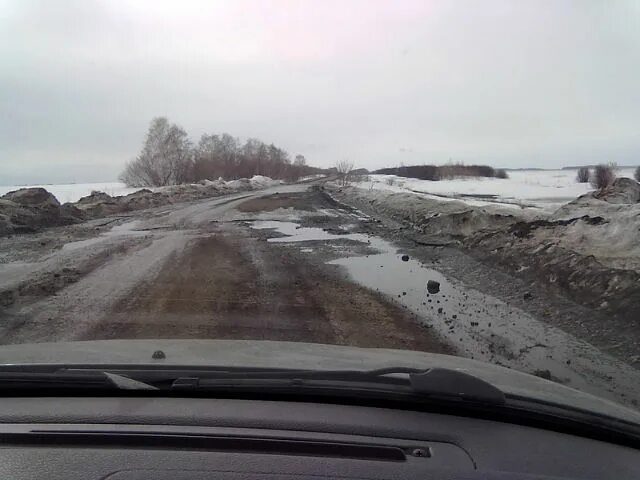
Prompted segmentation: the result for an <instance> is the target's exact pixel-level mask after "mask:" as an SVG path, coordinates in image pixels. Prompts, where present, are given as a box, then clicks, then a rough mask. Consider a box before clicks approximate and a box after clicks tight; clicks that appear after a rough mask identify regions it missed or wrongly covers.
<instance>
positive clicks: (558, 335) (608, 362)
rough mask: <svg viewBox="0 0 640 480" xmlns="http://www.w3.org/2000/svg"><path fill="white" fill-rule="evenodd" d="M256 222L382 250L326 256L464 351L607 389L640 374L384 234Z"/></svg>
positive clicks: (290, 235) (300, 236)
mask: <svg viewBox="0 0 640 480" xmlns="http://www.w3.org/2000/svg"><path fill="white" fill-rule="evenodd" d="M251 227H252V228H255V229H273V230H275V231H276V232H278V233H280V234H282V235H285V236H282V237H275V238H270V239H268V242H270V243H297V244H300V243H301V242H307V241H327V242H330V241H335V240H340V239H349V240H353V241H356V242H362V243H366V244H367V245H368V246H370V247H372V248H374V249H375V250H377V251H379V252H380V253H377V254H372V255H371V254H370V255H364V256H363V255H358V256H354V255H355V254H354V252H353V251H352V250H348V249H346V250H345V251H344V255H345V257H344V258H339V259H337V260H332V261H329V262H327V263H328V264H330V265H341V266H343V267H344V268H346V269H347V271H348V273H349V275H350V276H351V278H352V279H353V280H354V281H356V282H357V283H359V284H361V285H363V286H365V287H368V288H370V289H372V290H375V291H378V292H381V293H383V294H386V295H387V296H389V297H391V298H392V299H393V300H394V301H395V302H397V303H399V304H401V305H402V306H403V307H405V308H407V309H408V310H410V311H411V312H413V313H415V314H416V315H417V316H418V318H419V319H420V321H421V322H422V323H423V324H424V325H425V326H426V327H428V328H433V329H434V330H435V331H436V332H438V333H439V334H440V335H442V336H443V337H445V338H446V339H447V340H448V341H449V342H450V343H451V344H452V345H453V346H454V347H455V348H457V349H458V351H459V353H460V354H461V355H463V356H465V357H469V358H474V359H476V360H481V361H487V362H490V363H494V364H500V365H504V366H508V367H513V368H516V369H518V370H521V371H525V372H528V373H536V372H537V373H538V374H539V375H541V376H544V377H548V376H549V375H550V376H551V378H552V379H554V380H556V381H559V382H561V383H565V384H568V385H571V386H573V387H574V388H577V389H579V390H583V391H591V392H593V393H595V394H600V395H605V396H606V394H607V392H610V391H611V390H610V388H611V387H612V386H613V385H629V382H638V381H639V380H640V377H639V376H638V373H637V372H636V371H635V370H634V369H633V368H631V367H629V366H626V365H625V364H623V363H621V362H619V361H617V360H615V359H614V358H613V357H610V356H609V355H606V354H604V353H602V352H600V351H599V350H597V349H596V348H595V347H593V346H591V345H589V344H588V343H586V342H582V341H580V340H578V339H576V338H575V337H573V336H571V335H569V334H567V333H565V332H563V331H561V330H559V329H557V328H554V327H551V326H549V325H546V324H545V323H542V322H539V321H538V320H536V319H535V318H533V317H532V316H530V315H528V314H527V313H525V312H523V311H521V310H519V309H516V308H514V307H511V306H509V305H508V304H506V303H504V302H502V301H501V300H499V299H496V298H494V297H491V296H489V295H485V294H483V293H481V292H479V291H477V290H473V289H469V288H466V287H464V285H462V284H460V283H458V282H457V281H453V280H451V279H449V278H447V277H445V276H444V275H442V274H441V273H440V272H439V271H437V270H435V269H432V268H429V267H428V266H425V265H424V264H422V263H421V262H419V261H417V260H414V259H411V258H410V259H409V260H408V261H403V260H402V257H403V255H402V252H400V253H399V252H398V248H397V247H395V246H394V245H393V244H392V243H390V242H388V241H386V240H383V239H381V238H379V237H375V236H370V235H366V234H361V233H348V232H347V233H345V234H335V233H331V232H330V231H325V230H323V229H321V228H309V227H301V226H300V225H298V224H297V223H294V222H281V221H256V222H253V223H252V224H251ZM302 245H304V244H303V243H302V244H300V245H299V246H302ZM429 280H432V281H436V282H439V291H438V292H437V293H429V292H428V291H427V282H428V281H429ZM609 396H610V395H609Z"/></svg>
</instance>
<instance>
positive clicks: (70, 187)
mask: <svg viewBox="0 0 640 480" xmlns="http://www.w3.org/2000/svg"><path fill="white" fill-rule="evenodd" d="M234 182H238V180H230V181H228V182H225V183H226V184H227V185H229V186H230V187H231V188H233V187H234ZM250 182H251V186H252V187H253V188H254V189H260V188H267V187H270V186H273V185H278V184H279V183H282V182H281V181H280V180H272V179H271V178H269V177H265V176H262V175H255V176H253V177H252V178H251V179H250ZM27 187H42V188H44V189H45V190H47V191H49V192H51V193H52V194H53V195H54V196H55V197H56V198H57V199H58V201H59V202H60V203H66V202H77V201H78V200H80V199H81V198H82V197H86V196H87V195H89V194H91V192H92V191H94V190H96V191H99V192H104V193H106V194H109V195H111V196H112V197H115V196H118V195H128V194H130V193H133V192H137V191H138V190H142V189H141V188H137V187H134V188H131V187H127V186H126V185H125V184H124V183H120V182H103V183H68V184H60V185H9V186H5V185H0V197H1V196H2V195H4V194H5V193H7V192H11V191H13V190H18V189H20V188H27ZM161 188H163V187H161ZM151 190H158V189H155V188H152V189H151Z"/></svg>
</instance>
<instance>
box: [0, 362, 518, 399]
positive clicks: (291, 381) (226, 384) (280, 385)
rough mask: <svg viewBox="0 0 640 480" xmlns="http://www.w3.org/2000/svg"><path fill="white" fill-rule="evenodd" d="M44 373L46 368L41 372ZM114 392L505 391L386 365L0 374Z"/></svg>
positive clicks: (484, 395)
mask: <svg viewBox="0 0 640 480" xmlns="http://www.w3.org/2000/svg"><path fill="white" fill-rule="evenodd" d="M43 369H46V370H45V371H43ZM44 388H54V389H55V388H63V389H68V388H76V389H103V390H104V389H108V390H113V389H118V390H162V391H188V390H190V391H199V392H225V393H229V392H250V391H255V392H261V393H269V392H272V393H297V394H300V393H310V394H311V393H315V394H319V393H322V394H331V393H339V394H341V395H354V396H357V395H362V394H367V393H369V394H370V393H377V394H381V393H382V394H396V395H405V396H407V395H410V396H417V397H420V398H438V399H449V400H451V399H455V400H462V401H473V402H482V403H490V404H504V403H505V396H504V393H503V392H502V391H501V390H499V389H498V388H496V387H494V386H493V385H491V384H490V383H488V382H486V381H484V380H481V379H479V378H477V377H474V376H472V375H469V374H467V373H463V372H460V371H457V370H451V369H445V368H431V369H426V370H425V369H416V368H406V367H390V368H384V369H378V370H288V369H276V370H274V369H242V368H215V367H214V368H181V367H175V368H173V367H165V368H161V369H159V368H147V367H146V366H140V367H138V366H131V367H127V366H118V367H115V368H111V367H109V366H104V367H103V366H91V367H83V366H73V367H60V366H48V367H45V366H40V367H39V371H35V372H34V371H31V370H29V367H28V366H24V367H17V368H15V369H12V370H4V369H3V370H0V389H44Z"/></svg>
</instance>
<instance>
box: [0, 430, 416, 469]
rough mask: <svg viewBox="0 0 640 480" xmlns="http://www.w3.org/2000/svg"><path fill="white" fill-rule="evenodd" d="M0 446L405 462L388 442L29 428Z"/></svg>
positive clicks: (4, 436) (1, 437) (6, 436)
mask: <svg viewBox="0 0 640 480" xmlns="http://www.w3.org/2000/svg"><path fill="white" fill-rule="evenodd" d="M0 445H3V446H6V445H30V446H42V447H47V448H51V447H54V448H55V447H82V448H92V447H95V448H99V447H114V448H142V449H171V450H210V451H229V452H236V453H262V454H276V455H307V456H317V457H343V458H357V459H366V460H379V461H387V462H389V461H394V462H402V461H406V456H405V453H404V451H403V450H402V449H401V448H399V447H394V446H388V445H374V444H365V443H344V442H325V441H316V440H312V441H307V440H292V439H274V438H261V437H236V436H212V435H184V434H166V433H146V432H145V433H134V432H108V431H105V432H101V431H99V432H78V431H76V432H69V431H64V432H63V431H31V432H29V433H4V434H0Z"/></svg>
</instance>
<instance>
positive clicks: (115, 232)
mask: <svg viewBox="0 0 640 480" xmlns="http://www.w3.org/2000/svg"><path fill="white" fill-rule="evenodd" d="M140 223H141V222H140V221H139V220H133V221H131V222H125V223H122V224H120V225H116V226H114V227H112V228H111V229H110V230H108V231H106V232H104V233H102V234H100V235H99V236H97V237H93V238H87V239H86V240H78V241H75V242H69V243H65V244H64V245H63V246H62V250H63V251H65V252H73V251H75V250H79V249H81V248H86V247H89V246H91V245H96V244H98V243H101V242H104V241H106V240H108V239H109V238H111V237H118V236H124V235H130V236H144V235H147V234H148V233H149V232H147V231H144V230H136V228H137V227H138V226H139V225H140Z"/></svg>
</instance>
